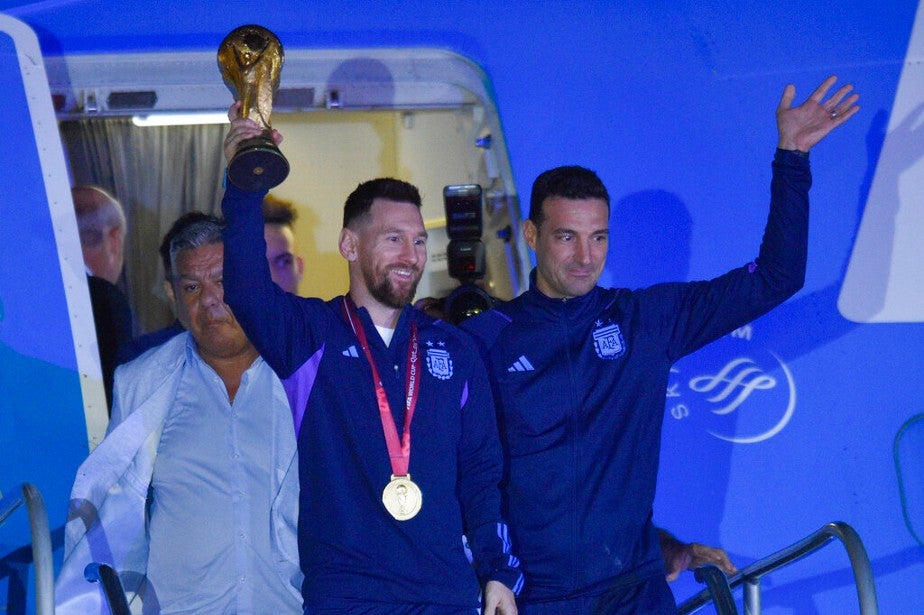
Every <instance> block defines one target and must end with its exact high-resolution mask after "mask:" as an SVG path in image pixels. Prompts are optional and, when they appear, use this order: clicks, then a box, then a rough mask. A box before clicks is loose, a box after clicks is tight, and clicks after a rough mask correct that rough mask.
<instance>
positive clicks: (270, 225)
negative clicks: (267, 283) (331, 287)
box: [263, 194, 305, 295]
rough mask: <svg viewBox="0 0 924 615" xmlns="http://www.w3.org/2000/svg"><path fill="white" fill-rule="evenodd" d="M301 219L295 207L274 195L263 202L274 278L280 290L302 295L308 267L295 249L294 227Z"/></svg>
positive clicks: (264, 229) (269, 255) (264, 222)
mask: <svg viewBox="0 0 924 615" xmlns="http://www.w3.org/2000/svg"><path fill="white" fill-rule="evenodd" d="M297 217H298V212H296V210H295V206H294V205H293V204H292V203H291V202H290V201H285V200H283V199H280V198H278V197H276V196H273V195H272V194H267V195H266V197H264V199H263V239H264V240H265V241H266V260H267V262H269V266H270V275H271V276H272V278H273V282H275V283H276V284H277V285H278V286H279V288H281V289H282V290H284V291H286V292H287V293H292V294H293V295H297V294H298V285H299V284H300V283H301V281H302V274H303V273H304V271H305V263H304V261H303V260H302V257H301V256H299V255H298V252H297V251H296V248H295V233H294V228H293V224H294V223H295V219H296V218H297Z"/></svg>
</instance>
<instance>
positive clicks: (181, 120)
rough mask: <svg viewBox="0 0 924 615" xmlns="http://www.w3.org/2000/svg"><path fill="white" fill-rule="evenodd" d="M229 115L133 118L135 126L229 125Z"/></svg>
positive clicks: (176, 114)
mask: <svg viewBox="0 0 924 615" xmlns="http://www.w3.org/2000/svg"><path fill="white" fill-rule="evenodd" d="M227 123H228V114H227V113H148V114H147V115H135V116H132V124H134V125H135V126H185V125H189V124H227Z"/></svg>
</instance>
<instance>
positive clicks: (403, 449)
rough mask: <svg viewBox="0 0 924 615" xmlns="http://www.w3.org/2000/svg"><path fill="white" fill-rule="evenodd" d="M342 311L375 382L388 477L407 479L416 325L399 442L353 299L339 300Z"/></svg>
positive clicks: (417, 383)
mask: <svg viewBox="0 0 924 615" xmlns="http://www.w3.org/2000/svg"><path fill="white" fill-rule="evenodd" d="M343 310H344V312H345V313H346V317H347V320H348V321H349V323H350V326H351V327H353V333H355V334H356V337H357V338H358V339H359V345H360V346H361V347H362V349H363V353H364V354H365V355H366V360H367V361H368V362H369V367H370V368H371V369H372V379H373V380H374V381H375V398H376V401H377V402H378V404H379V416H380V417H381V419H382V430H383V431H384V432H385V444H386V445H387V446H388V457H389V459H390V460H391V470H392V474H394V475H395V476H407V474H408V468H409V467H410V463H411V419H412V418H413V417H414V409H415V408H416V407H417V398H418V397H419V393H420V378H419V374H420V354H419V352H418V349H417V322H416V321H414V320H413V319H411V343H410V345H409V346H408V349H407V365H406V368H405V390H406V391H407V393H406V395H405V396H404V399H405V411H404V432H403V434H402V437H401V438H400V439H399V438H398V428H397V427H396V426H395V417H394V416H393V415H392V413H391V406H389V405H388V396H387V395H386V394H385V387H384V386H382V379H381V378H380V377H379V370H378V368H377V367H376V365H375V360H374V359H373V358H372V350H371V349H370V348H369V340H368V338H367V337H366V331H365V329H363V323H362V321H361V320H360V318H359V314H357V313H356V306H355V305H354V304H353V299H352V298H351V297H350V296H349V295H347V296H346V297H344V299H343Z"/></svg>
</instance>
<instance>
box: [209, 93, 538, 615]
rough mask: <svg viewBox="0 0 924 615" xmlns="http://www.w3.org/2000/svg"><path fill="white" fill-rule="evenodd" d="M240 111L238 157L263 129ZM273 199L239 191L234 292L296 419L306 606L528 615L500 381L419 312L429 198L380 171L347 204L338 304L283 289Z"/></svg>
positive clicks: (235, 121) (234, 191) (231, 275)
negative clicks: (343, 288) (495, 393)
mask: <svg viewBox="0 0 924 615" xmlns="http://www.w3.org/2000/svg"><path fill="white" fill-rule="evenodd" d="M238 113H239V103H237V104H235V106H234V107H232V109H231V111H230V113H229V117H230V118H231V120H232V123H231V130H230V132H229V134H228V137H227V139H226V141H225V154H226V157H228V158H230V157H231V156H233V154H234V152H235V150H236V148H237V145H238V144H239V143H240V142H241V141H242V140H243V139H246V138H249V137H252V136H255V135H256V134H259V132H261V129H260V128H259V127H258V126H257V125H256V124H255V123H254V122H252V121H250V120H247V119H242V118H240V117H238ZM261 198H262V195H261V194H259V193H248V192H244V191H242V190H240V189H238V188H236V187H234V186H233V185H229V186H228V187H227V189H226V191H225V196H224V199H223V201H222V211H223V212H224V215H225V218H226V220H227V227H226V229H225V246H226V248H227V253H226V259H225V277H224V282H225V292H226V297H227V300H228V302H229V305H231V306H232V308H233V309H234V312H235V314H236V315H237V316H238V318H239V319H240V322H241V326H242V327H244V330H245V331H247V334H248V335H249V336H250V338H251V339H252V340H254V344H255V345H256V346H257V348H258V349H259V350H260V352H261V354H262V356H263V357H264V358H266V360H267V362H268V363H269V364H270V365H271V366H272V367H273V369H274V370H275V371H276V373H277V374H278V375H279V377H280V378H282V379H283V383H284V385H285V387H286V390H287V391H288V393H289V399H290V403H291V406H292V411H293V413H294V415H295V431H296V437H297V440H298V451H299V475H300V488H301V489H300V501H299V528H298V529H299V555H300V559H301V566H302V570H303V571H304V573H305V583H304V585H303V587H302V594H303V597H304V602H305V613H328V612H338V613H341V612H342V613H353V612H368V613H393V614H411V613H415V614H421V615H428V614H433V615H436V614H441V615H442V614H449V613H460V614H461V613H474V612H476V609H479V608H483V609H484V610H485V612H486V613H490V614H491V615H494V614H495V613H496V612H497V613H503V614H511V613H515V612H516V605H515V601H514V591H516V590H518V589H519V587H520V584H521V581H522V576H521V574H520V571H519V569H518V562H517V560H516V558H515V557H513V555H511V553H510V548H509V547H510V545H509V542H508V535H507V526H506V524H505V523H504V522H503V519H502V518H501V515H500V492H499V490H498V487H497V485H498V482H499V480H500V478H501V471H502V459H501V451H500V445H499V441H498V435H497V422H496V417H495V414H494V405H493V401H492V398H491V390H490V386H489V384H488V381H487V374H486V373H485V370H484V366H483V364H482V362H481V359H480V358H479V357H478V353H477V351H476V350H475V348H474V346H473V345H472V343H471V340H470V339H468V337H467V336H466V335H465V334H464V333H462V332H461V331H459V330H457V329H456V328H455V327H453V326H451V325H448V324H445V323H440V322H435V321H434V320H433V319H431V318H429V317H427V316H426V315H424V314H423V313H422V312H420V311H418V310H415V309H414V308H413V307H411V306H410V305H409V303H410V301H411V299H412V298H413V296H414V293H415V290H416V288H417V283H418V281H419V280H420V276H421V274H422V271H423V267H424V264H425V262H426V258H427V253H426V240H427V231H426V229H425V228H424V225H423V219H422V217H421V214H420V195H419V193H418V191H417V189H416V188H415V187H414V186H412V185H410V184H408V183H407V182H403V181H400V180H396V179H390V178H381V179H376V180H372V181H368V182H364V183H362V184H360V185H359V186H358V187H357V188H356V190H354V191H353V193H352V194H351V195H350V196H349V197H348V198H347V201H346V204H345V207H344V221H343V222H344V227H343V229H342V231H341V234H340V240H339V249H340V254H341V255H342V256H343V257H344V258H345V259H346V260H347V261H348V270H349V292H348V294H347V295H346V296H341V297H337V298H335V299H333V300H331V301H329V302H325V301H322V300H321V299H305V298H300V297H295V296H293V295H292V294H290V293H285V292H283V291H282V290H281V289H279V287H278V286H276V285H275V284H273V283H272V280H271V279H270V276H269V271H268V265H267V263H266V259H265V258H264V256H263V254H264V250H265V247H264V245H263V236H262V224H261V219H260V199H261ZM412 419H413V420H412ZM412 433H413V438H412V437H411V435H412ZM463 534H464V535H465V536H466V537H467V538H468V546H469V547H470V549H471V555H472V563H471V564H470V563H469V560H468V558H467V556H466V548H465V545H464V544H463ZM482 591H483V594H484V599H483V603H482V600H481V595H482Z"/></svg>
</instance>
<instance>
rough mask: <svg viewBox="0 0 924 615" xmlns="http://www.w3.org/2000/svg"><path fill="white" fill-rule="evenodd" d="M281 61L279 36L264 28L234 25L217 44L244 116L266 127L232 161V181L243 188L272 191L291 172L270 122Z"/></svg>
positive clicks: (220, 63) (227, 82)
mask: <svg viewBox="0 0 924 615" xmlns="http://www.w3.org/2000/svg"><path fill="white" fill-rule="evenodd" d="M283 60H284V55H283V52H282V45H281V44H280V43H279V39H278V38H276V35H275V34H273V33H272V32H270V31H269V30H267V29H266V28H263V27H260V26H253V25H250V26H241V27H240V28H235V29H234V30H232V31H231V33H229V34H228V36H226V37H225V39H224V40H223V41H222V42H221V45H219V47H218V66H219V68H220V69H221V76H222V78H223V79H224V82H225V85H227V86H228V89H229V90H231V93H232V94H233V95H234V99H235V100H240V101H241V111H240V113H241V117H246V118H249V119H251V120H253V121H254V122H256V123H257V124H258V125H259V126H260V127H261V128H262V129H263V133H262V134H261V135H260V136H258V137H255V138H253V139H245V140H244V141H241V143H240V145H239V146H238V149H237V152H236V153H235V154H234V157H233V158H231V161H230V162H229V163H228V180H229V181H230V182H231V183H232V184H234V185H235V186H237V187H238V188H240V189H241V190H246V191H248V192H255V191H263V190H269V189H270V188H272V187H274V186H278V185H279V184H281V183H282V181H283V180H284V179H285V178H286V176H287V175H288V174H289V161H288V160H286V157H285V156H283V155H282V152H280V151H279V148H278V147H276V143H275V142H274V141H273V132H272V128H271V126H270V121H269V120H270V115H271V114H272V112H273V97H274V96H275V94H276V90H278V89H279V73H280V71H281V70H282V62H283Z"/></svg>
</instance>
